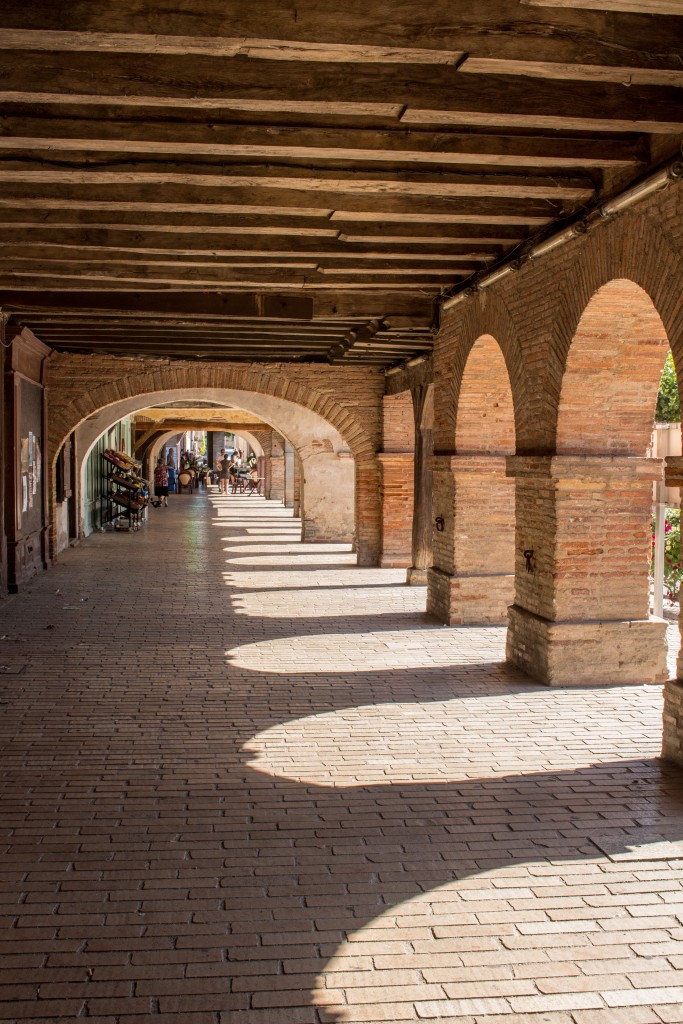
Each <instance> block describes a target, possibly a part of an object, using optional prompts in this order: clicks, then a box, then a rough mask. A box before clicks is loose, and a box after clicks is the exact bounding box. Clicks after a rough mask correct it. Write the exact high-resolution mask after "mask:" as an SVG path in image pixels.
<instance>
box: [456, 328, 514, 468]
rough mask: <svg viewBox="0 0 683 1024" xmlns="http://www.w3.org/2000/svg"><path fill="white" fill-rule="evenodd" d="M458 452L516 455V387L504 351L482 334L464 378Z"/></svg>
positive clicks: (459, 398) (467, 365) (462, 380)
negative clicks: (514, 395)
mask: <svg viewBox="0 0 683 1024" xmlns="http://www.w3.org/2000/svg"><path fill="white" fill-rule="evenodd" d="M455 450H456V452H457V453H458V454H459V455H471V454H475V453H479V454H486V455H493V454H497V455H514V453H515V411H514V402H513V398H512V386H511V384H510V377H509V374H508V369H507V365H506V363H505V358H504V356H503V353H502V351H501V348H500V346H499V344H498V342H497V341H496V339H495V338H494V337H493V335H491V334H482V335H481V336H480V337H479V338H477V339H476V341H475V342H474V344H473V345H472V346H471V348H470V350H469V353H468V356H467V362H466V363H465V368H464V371H463V374H462V377H461V378H460V387H459V390H458V405H457V409H456V419H455Z"/></svg>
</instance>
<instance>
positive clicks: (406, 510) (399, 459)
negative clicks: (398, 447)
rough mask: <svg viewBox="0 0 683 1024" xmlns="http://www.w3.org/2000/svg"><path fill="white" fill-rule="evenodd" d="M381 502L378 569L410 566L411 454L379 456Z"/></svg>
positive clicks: (387, 453)
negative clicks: (380, 552)
mask: <svg viewBox="0 0 683 1024" xmlns="http://www.w3.org/2000/svg"><path fill="white" fill-rule="evenodd" d="M377 458H378V460H379V464H380V466H381V473H382V483H381V500H382V554H381V555H380V562H379V564H380V566H381V567H382V568H384V569H388V568H405V567H407V566H409V565H410V561H411V550H412V529H413V517H412V514H411V513H412V510H413V462H414V456H413V454H412V452H380V453H379V455H378V456H377Z"/></svg>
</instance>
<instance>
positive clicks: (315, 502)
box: [301, 452, 354, 544]
mask: <svg viewBox="0 0 683 1024" xmlns="http://www.w3.org/2000/svg"><path fill="white" fill-rule="evenodd" d="M301 485H302V486H301V539H302V540H303V541H304V542H305V543H309V544H310V543H320V544H324V543H328V544H332V543H335V544H336V543H350V542H351V541H352V540H353V536H354V463H353V459H352V458H350V457H349V458H347V457H341V456H340V455H339V454H338V453H335V452H319V453H317V454H311V455H308V456H306V457H305V458H303V459H302V480H301Z"/></svg>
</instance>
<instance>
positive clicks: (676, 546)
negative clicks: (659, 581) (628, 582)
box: [650, 508, 683, 601]
mask: <svg viewBox="0 0 683 1024" xmlns="http://www.w3.org/2000/svg"><path fill="white" fill-rule="evenodd" d="M664 537H665V540H664V587H665V590H666V596H667V597H668V599H669V600H670V601H677V600H678V589H679V587H680V585H681V583H683V563H682V562H681V512H680V509H677V508H669V509H667V510H666V519H665V525H664ZM654 544H655V527H654V516H653V518H652V564H651V566H650V573H651V574H652V575H654Z"/></svg>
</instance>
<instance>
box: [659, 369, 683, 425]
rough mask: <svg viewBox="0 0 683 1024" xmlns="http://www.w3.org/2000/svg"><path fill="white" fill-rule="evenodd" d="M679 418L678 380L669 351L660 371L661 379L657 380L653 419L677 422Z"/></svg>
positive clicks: (663, 421) (662, 421) (661, 421)
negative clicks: (657, 389)
mask: <svg viewBox="0 0 683 1024" xmlns="http://www.w3.org/2000/svg"><path fill="white" fill-rule="evenodd" d="M680 418H681V406H680V402H679V398H678V380H677V378H676V368H675V366H674V361H673V356H672V355H671V353H670V352H669V354H668V356H667V357H666V362H665V364H664V369H663V371H662V379H661V380H660V382H659V394H658V395H657V410H656V412H655V419H656V420H657V422H659V423H678V422H679V421H680Z"/></svg>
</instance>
